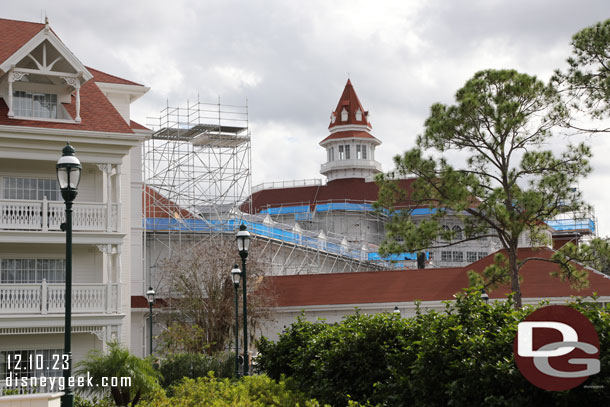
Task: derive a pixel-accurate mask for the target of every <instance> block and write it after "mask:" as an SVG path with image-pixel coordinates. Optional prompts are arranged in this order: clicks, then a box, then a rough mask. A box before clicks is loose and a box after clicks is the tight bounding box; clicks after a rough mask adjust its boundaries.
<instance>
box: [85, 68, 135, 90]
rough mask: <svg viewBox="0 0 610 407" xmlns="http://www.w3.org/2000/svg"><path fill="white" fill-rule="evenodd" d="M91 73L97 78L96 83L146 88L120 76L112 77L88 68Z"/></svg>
mask: <svg viewBox="0 0 610 407" xmlns="http://www.w3.org/2000/svg"><path fill="white" fill-rule="evenodd" d="M86 68H87V70H88V71H89V72H91V74H92V75H93V76H95V81H96V82H104V83H116V84H120V85H134V86H144V85H142V84H139V83H136V82H132V81H129V80H127V79H123V78H119V77H118V76H114V75H110V74H108V73H106V72H102V71H98V70H97V69H93V68H91V67H88V66H87V67H86Z"/></svg>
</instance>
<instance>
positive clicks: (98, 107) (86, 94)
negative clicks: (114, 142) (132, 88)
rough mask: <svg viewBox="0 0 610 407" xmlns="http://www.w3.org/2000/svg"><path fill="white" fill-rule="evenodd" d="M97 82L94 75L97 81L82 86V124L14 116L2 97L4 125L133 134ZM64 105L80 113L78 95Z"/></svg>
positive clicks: (0, 120)
mask: <svg viewBox="0 0 610 407" xmlns="http://www.w3.org/2000/svg"><path fill="white" fill-rule="evenodd" d="M92 73H93V72H92ZM95 81H96V77H95V76H94V78H93V80H90V81H88V82H87V83H85V84H84V85H83V86H82V87H81V88H80V117H81V122H80V123H61V122H52V121H48V122H47V121H40V120H27V119H11V118H9V117H8V106H7V105H6V102H5V101H4V100H2V101H1V102H0V125H6V126H25V127H38V128H48V129H67V130H82V131H100V132H108V133H128V134H133V131H132V130H131V128H130V127H129V125H128V124H127V123H125V120H123V117H122V116H121V115H120V114H119V112H118V111H117V110H116V109H115V108H114V106H113V105H112V103H110V101H109V100H108V99H107V98H106V96H104V94H103V93H102V91H101V90H100V88H98V87H97V85H96V84H95V83H94V82H95ZM63 106H64V107H65V108H66V110H67V111H68V113H69V114H70V116H72V117H75V116H76V107H75V97H74V96H73V97H72V101H71V102H70V103H69V104H68V103H64V104H63Z"/></svg>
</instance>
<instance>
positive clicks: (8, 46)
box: [0, 18, 44, 62]
mask: <svg viewBox="0 0 610 407" xmlns="http://www.w3.org/2000/svg"><path fill="white" fill-rule="evenodd" d="M43 28H44V24H40V23H30V22H27V21H16V20H7V19H4V18H0V62H3V61H5V60H6V59H7V58H9V57H10V56H11V55H13V54H14V53H15V52H17V50H19V48H21V47H23V46H24V45H25V43H26V42H28V41H29V40H30V39H32V37H33V36H35V35H36V34H38V33H39V32H40V30H42V29H43Z"/></svg>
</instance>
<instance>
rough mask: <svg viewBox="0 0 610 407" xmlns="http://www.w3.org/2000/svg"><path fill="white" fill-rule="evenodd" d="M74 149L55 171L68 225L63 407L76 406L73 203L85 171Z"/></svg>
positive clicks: (68, 150)
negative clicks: (73, 342)
mask: <svg viewBox="0 0 610 407" xmlns="http://www.w3.org/2000/svg"><path fill="white" fill-rule="evenodd" d="M74 153H75V151H74V148H72V146H71V145H70V143H68V144H67V145H66V146H65V147H64V148H63V150H62V156H61V157H60V158H59V160H57V165H56V166H55V169H56V171H57V181H58V182H59V189H60V190H61V196H62V197H63V198H64V203H65V204H66V223H64V224H62V225H61V226H62V227H61V229H62V230H65V231H66V297H65V307H66V310H65V317H66V324H65V332H64V355H63V358H67V360H65V359H63V358H62V359H63V360H64V361H66V362H67V368H66V369H64V383H65V388H64V395H63V396H62V400H61V401H62V403H61V404H62V406H63V407H73V406H74V392H73V391H72V388H71V387H70V386H69V383H70V377H71V376H72V349H71V348H72V340H71V339H72V338H71V332H72V201H74V198H76V195H77V194H78V183H79V182H80V174H81V170H82V169H83V167H82V165H81V164H80V161H79V160H78V158H76V156H75V155H74Z"/></svg>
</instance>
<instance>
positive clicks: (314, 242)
mask: <svg viewBox="0 0 610 407" xmlns="http://www.w3.org/2000/svg"><path fill="white" fill-rule="evenodd" d="M242 223H243V224H245V225H246V226H247V227H248V230H249V231H250V232H251V233H253V234H256V235H259V236H264V237H268V238H270V239H276V240H280V241H283V242H287V243H293V244H299V245H303V246H307V247H311V248H314V249H320V250H324V251H326V252H329V253H334V254H338V255H342V256H346V257H350V258H352V259H358V260H369V261H379V260H388V261H389V260H392V261H402V260H415V259H417V254H415V253H403V254H401V255H395V256H389V257H384V258H382V257H381V256H380V255H379V254H378V253H366V252H362V251H360V250H356V249H351V248H348V247H345V246H342V245H340V244H336V243H330V242H328V241H326V240H324V239H318V238H316V237H311V236H303V235H301V234H299V233H294V232H292V231H288V230H284V229H280V228H275V227H272V226H268V225H265V224H262V223H256V222H248V221H242V220H239V219H232V220H228V221H217V220H212V221H206V220H203V219H174V218H146V220H145V222H144V227H145V228H146V230H148V231H153V230H155V231H182V232H187V233H188V232H229V233H230V232H234V231H235V230H237V228H238V227H239V225H240V224H242ZM362 256H365V257H364V258H362ZM426 256H427V254H426Z"/></svg>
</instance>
